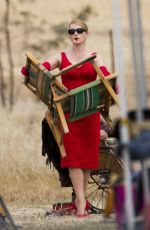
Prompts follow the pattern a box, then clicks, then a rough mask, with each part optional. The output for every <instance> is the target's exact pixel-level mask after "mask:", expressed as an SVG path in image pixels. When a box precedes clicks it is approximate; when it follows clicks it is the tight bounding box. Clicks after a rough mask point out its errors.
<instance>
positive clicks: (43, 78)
mask: <svg viewBox="0 0 150 230" xmlns="http://www.w3.org/2000/svg"><path fill="white" fill-rule="evenodd" d="M50 74H51V73H50V72H48V71H47V72H44V71H43V70H42V69H40V70H39V69H38V68H37V67H36V66H34V65H33V64H31V65H30V69H29V79H28V84H30V85H31V86H32V87H34V88H35V89H36V90H37V91H38V92H39V93H40V94H41V96H42V97H43V98H45V101H47V103H48V101H49V100H50V98H51V90H50V78H49V75H50Z"/></svg>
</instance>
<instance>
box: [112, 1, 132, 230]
mask: <svg viewBox="0 0 150 230" xmlns="http://www.w3.org/2000/svg"><path fill="white" fill-rule="evenodd" d="M119 2H120V1H119V0H113V1H112V3H113V4H112V6H113V21H114V51H115V66H116V70H117V73H118V75H119V77H118V82H119V85H120V101H121V117H122V121H123V122H122V124H121V127H120V133H121V142H122V143H123V144H124V145H127V144H128V142H129V133H128V126H127V123H126V119H127V104H126V93H125V78H124V58H123V50H122V36H121V34H122V33H121V23H120V21H121V17H120V4H119ZM123 158H124V159H123V160H124V177H125V213H126V220H125V221H126V224H127V229H128V230H134V229H135V228H134V208H133V199H132V181H131V171H130V157H129V152H128V149H127V148H125V149H124V150H123Z"/></svg>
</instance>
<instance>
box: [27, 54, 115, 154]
mask: <svg viewBox="0 0 150 230" xmlns="http://www.w3.org/2000/svg"><path fill="white" fill-rule="evenodd" d="M26 56H27V60H26V68H27V70H28V72H29V76H28V77H25V79H24V84H25V86H26V87H28V88H29V89H30V90H31V91H32V92H33V93H34V94H36V95H38V96H39V97H40V99H41V100H42V101H43V102H44V103H45V104H46V105H47V106H48V111H46V113H45V116H46V119H47V122H48V124H49V127H50V129H51V131H52V132H53V135H54V137H55V140H56V142H57V144H58V146H59V149H60V153H61V156H62V157H65V156H66V152H65V148H64V145H63V135H64V134H66V133H68V132H69V129H68V125H67V122H73V121H75V120H77V119H80V118H82V117H85V116H88V115H90V114H93V113H95V112H96V111H99V112H100V113H101V114H102V115H103V117H104V119H105V120H106V121H107V122H108V123H109V124H110V122H109V121H110V117H109V108H110V106H112V105H114V104H117V105H118V106H119V100H118V97H117V95H116V94H115V92H114V87H115V84H116V77H117V76H116V74H111V75H109V76H107V77H105V76H104V75H103V73H102V72H101V71H100V69H99V68H98V67H97V66H96V65H95V62H94V58H95V57H96V55H92V56H90V57H89V58H86V59H85V60H83V61H80V62H78V63H76V64H75V65H72V66H69V67H67V68H65V69H63V70H62V71H60V72H59V73H58V74H55V75H54V74H52V73H51V72H50V71H48V70H46V69H45V68H44V66H43V65H42V64H41V63H40V62H39V61H38V60H37V59H36V58H35V57H33V56H32V54H30V53H26ZM87 61H90V62H91V63H92V65H93V67H94V68H95V70H96V72H97V74H98V76H99V79H98V80H95V81H93V82H90V83H88V84H85V85H83V86H80V87H77V88H75V89H73V90H67V89H66V87H65V86H64V85H63V84H61V83H60V82H59V81H58V80H57V77H58V76H60V75H61V74H63V73H65V72H67V71H69V70H71V69H73V68H75V67H77V66H79V65H81V64H83V63H85V62H87ZM65 113H69V114H70V116H69V118H68V119H67V120H66V118H65ZM58 120H60V122H58ZM58 123H59V124H58Z"/></svg>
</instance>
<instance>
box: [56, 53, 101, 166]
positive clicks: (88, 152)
mask: <svg viewBox="0 0 150 230" xmlns="http://www.w3.org/2000/svg"><path fill="white" fill-rule="evenodd" d="M61 56H62V62H61V67H60V69H64V68H65V67H67V66H69V65H71V63H70V61H69V60H68V58H67V56H66V54H65V53H64V52H63V53H61ZM96 76H97V74H96V71H95V70H94V68H93V66H92V64H91V63H90V62H86V63H85V64H83V65H81V66H79V67H76V68H74V69H72V70H70V71H68V72H67V73H65V74H62V76H61V77H62V83H63V84H64V85H65V86H66V87H67V88H68V89H69V90H70V89H74V88H76V87H79V86H81V85H84V84H87V83H89V82H91V81H94V80H95V79H96ZM68 127H69V133H67V134H65V135H64V146H65V149H66V153H67V156H66V157H65V158H62V159H61V167H63V168H64V167H69V168H72V167H73V168H83V169H98V168H99V144H100V114H99V112H97V113H95V114H92V115H90V116H87V117H85V118H81V119H79V120H77V121H74V122H69V123H68Z"/></svg>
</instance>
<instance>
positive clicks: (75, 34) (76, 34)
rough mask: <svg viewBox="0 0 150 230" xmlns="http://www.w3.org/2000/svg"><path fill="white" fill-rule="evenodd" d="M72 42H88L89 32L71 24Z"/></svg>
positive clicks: (69, 32)
mask: <svg viewBox="0 0 150 230" xmlns="http://www.w3.org/2000/svg"><path fill="white" fill-rule="evenodd" d="M68 34H69V37H70V40H71V41H72V43H73V44H77V45H79V44H82V43H84V42H85V41H86V38H87V31H86V30H85V28H83V27H82V26H80V25H77V24H71V25H70V27H69V29H68Z"/></svg>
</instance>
